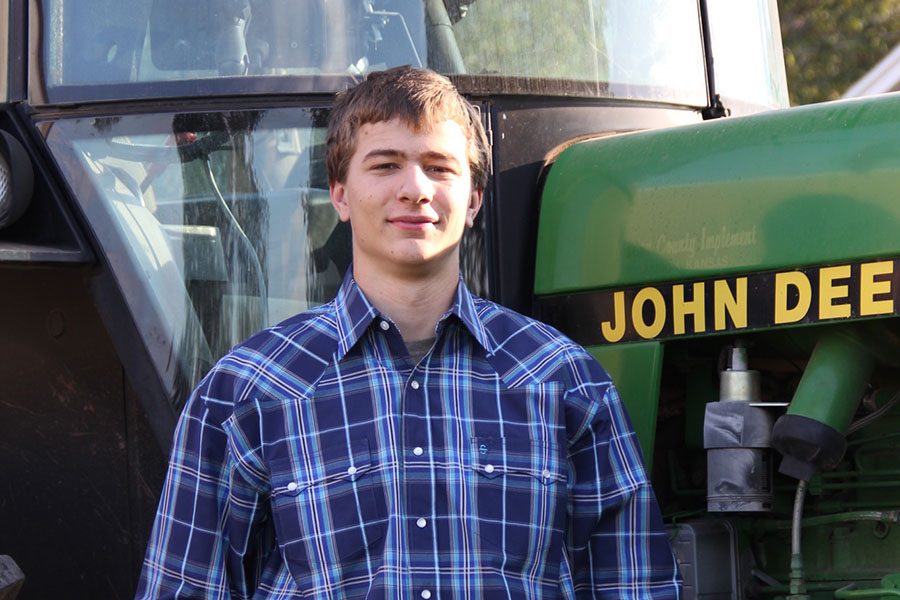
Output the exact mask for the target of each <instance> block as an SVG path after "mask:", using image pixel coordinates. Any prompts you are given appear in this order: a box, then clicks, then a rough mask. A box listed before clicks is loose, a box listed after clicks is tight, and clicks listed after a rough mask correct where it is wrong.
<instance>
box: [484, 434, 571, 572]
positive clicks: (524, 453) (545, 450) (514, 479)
mask: <svg viewBox="0 0 900 600" xmlns="http://www.w3.org/2000/svg"><path fill="white" fill-rule="evenodd" d="M471 470H472V471H473V477H472V479H473V483H474V486H473V493H474V496H475V497H474V502H473V506H474V507H475V510H476V514H475V519H476V523H477V525H476V530H477V534H478V537H479V538H480V540H481V541H482V542H483V544H482V550H483V551H485V552H486V553H488V554H490V553H494V554H497V553H498V552H499V554H500V555H501V557H502V559H503V565H504V566H505V567H514V566H518V567H520V568H522V569H527V570H529V571H531V570H532V569H535V568H536V569H537V571H539V572H542V573H544V574H545V575H547V576H552V575H554V574H555V573H556V571H557V570H558V567H559V552H560V549H561V547H562V536H563V531H564V528H565V514H566V497H565V494H566V480H567V470H566V461H565V459H564V458H561V457H560V454H559V448H558V446H556V445H555V444H544V443H539V442H538V443H536V442H533V441H532V440H531V439H527V438H526V439H521V438H512V437H496V438H484V437H477V438H473V439H472V444H471Z"/></svg>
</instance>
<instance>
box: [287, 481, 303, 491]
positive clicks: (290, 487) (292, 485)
mask: <svg viewBox="0 0 900 600" xmlns="http://www.w3.org/2000/svg"><path fill="white" fill-rule="evenodd" d="M298 487H300V486H299V485H297V484H296V483H294V482H293V481H292V482H290V483H289V484H287V489H288V491H289V492H294V491H296V490H297V488H298Z"/></svg>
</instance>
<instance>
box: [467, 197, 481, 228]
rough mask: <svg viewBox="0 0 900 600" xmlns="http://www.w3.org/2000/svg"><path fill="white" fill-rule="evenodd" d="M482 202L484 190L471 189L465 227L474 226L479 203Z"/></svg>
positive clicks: (479, 208)
mask: <svg viewBox="0 0 900 600" xmlns="http://www.w3.org/2000/svg"><path fill="white" fill-rule="evenodd" d="M483 200H484V190H476V189H473V190H472V193H471V194H469V206H468V207H466V227H473V226H474V225H475V217H476V216H478V211H479V210H481V202H482V201H483Z"/></svg>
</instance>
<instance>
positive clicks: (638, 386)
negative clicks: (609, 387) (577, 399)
mask: <svg viewBox="0 0 900 600" xmlns="http://www.w3.org/2000/svg"><path fill="white" fill-rule="evenodd" d="M587 351H588V352H590V353H591V354H592V355H593V356H594V358H596V359H597V360H598V361H599V362H600V364H601V365H603V367H604V368H605V369H606V371H607V372H608V373H609V374H610V376H612V378H613V381H614V382H615V383H616V387H617V388H618V390H619V395H620V396H621V397H622V401H623V402H624V404H625V408H626V409H628V416H629V417H631V424H632V426H633V427H634V431H635V433H636V434H637V437H638V440H639V441H640V443H641V450H642V451H643V453H644V465H645V466H646V467H647V471H648V472H649V471H650V469H651V466H652V465H653V444H654V440H655V437H656V414H657V411H658V409H659V403H658V399H659V382H660V377H661V375H662V358H663V348H662V344H660V343H658V342H647V343H642V344H628V345H624V346H591V347H589V348H587Z"/></svg>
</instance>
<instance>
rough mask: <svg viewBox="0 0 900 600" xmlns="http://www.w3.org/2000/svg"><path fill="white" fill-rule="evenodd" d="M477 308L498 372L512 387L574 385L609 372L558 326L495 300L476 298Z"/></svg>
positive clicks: (602, 379) (604, 376) (598, 379)
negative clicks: (557, 382) (550, 382)
mask: <svg viewBox="0 0 900 600" xmlns="http://www.w3.org/2000/svg"><path fill="white" fill-rule="evenodd" d="M474 303H475V311H476V313H477V314H478V317H479V319H480V320H481V323H482V324H483V326H484V328H485V332H486V334H487V336H488V339H489V340H490V341H491V345H492V348H493V349H492V360H493V361H494V362H495V364H496V365H497V370H498V373H500V375H501V377H503V379H504V380H506V382H507V383H508V384H509V385H511V386H518V385H523V384H529V383H542V382H546V381H554V380H555V381H561V382H563V383H565V384H567V385H574V384H576V383H577V381H578V380H579V379H583V378H585V377H586V378H589V379H590V380H591V381H592V382H594V383H603V382H608V381H609V380H610V378H609V375H608V374H607V373H606V371H605V370H604V369H603V367H601V366H600V364H599V363H597V361H596V359H594V357H593V356H591V354H590V353H589V352H588V351H587V350H585V349H584V348H583V347H582V346H580V345H579V344H577V343H575V342H574V341H572V340H571V339H570V338H569V337H568V336H566V335H565V334H564V333H562V332H560V331H559V330H557V329H556V328H554V327H552V326H550V325H548V324H546V323H544V322H542V321H538V320H537V319H534V318H532V317H528V316H525V315H523V314H520V313H518V312H516V311H514V310H512V309H509V308H506V307H504V306H501V305H499V304H497V303H495V302H491V301H489V300H484V299H483V298H477V297H476V298H475V299H474Z"/></svg>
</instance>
